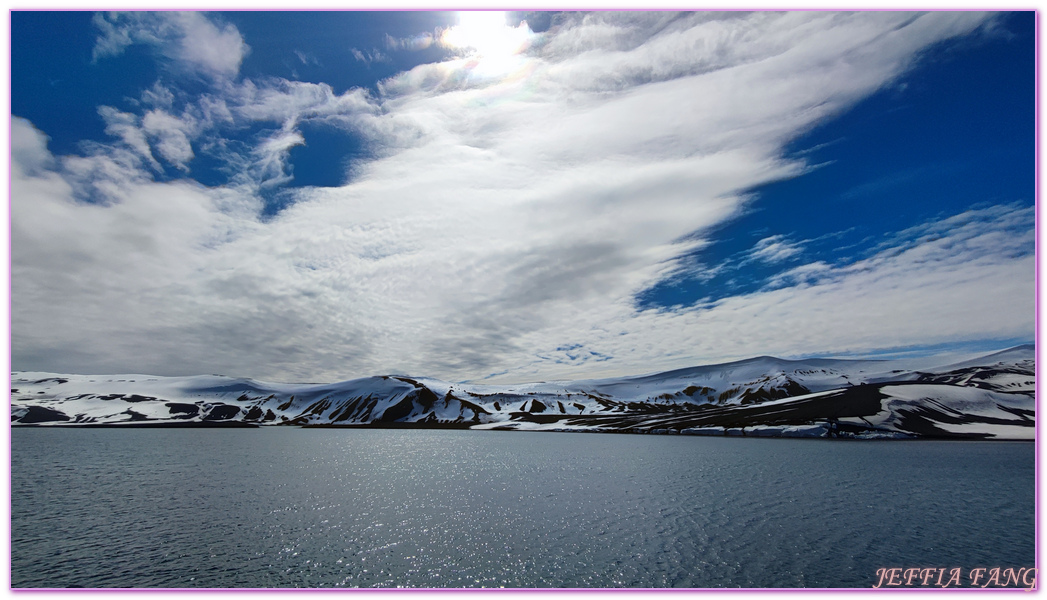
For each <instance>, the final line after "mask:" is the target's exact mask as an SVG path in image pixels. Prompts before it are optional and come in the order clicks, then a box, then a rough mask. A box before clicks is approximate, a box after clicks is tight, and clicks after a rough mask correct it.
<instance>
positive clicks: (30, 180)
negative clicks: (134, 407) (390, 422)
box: [10, 11, 1036, 383]
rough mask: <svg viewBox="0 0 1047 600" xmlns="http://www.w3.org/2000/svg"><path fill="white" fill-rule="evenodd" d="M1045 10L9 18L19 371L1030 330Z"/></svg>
mask: <svg viewBox="0 0 1047 600" xmlns="http://www.w3.org/2000/svg"><path fill="white" fill-rule="evenodd" d="M1034 27H1035V23H1034V14H1033V13H1032V12H1017V13H980V12H974V11H962V12H944V11H942V12H929V13H909V12H855V13H837V12H824V11H801V12H784V13H782V12H775V13H772V12H755V13H745V12H724V13H705V12H692V13H672V12H660V11H659V12H595V13H550V12H531V13H524V12H508V13H502V12H495V11H481V12H467V13H455V12H421V11H405V12H338V11H327V12H306V13H295V12H282V13H272V12H257V11H251V12H235V11H234V12H218V13H181V12H139V13H91V12H26V11H16V12H13V13H12V14H11V113H12V121H11V129H10V133H11V173H10V179H11V217H10V218H11V363H12V369H14V370H32V371H48V372H59V373H87V374H103V373H145V374H153V375H191V374H207V373H214V374H224V375H230V376H238V377H252V378H256V379H263V380H269V381H287V382H331V381H339V380H345V379H351V378H355V377H364V376H370V375H379V374H409V375H416V376H430V377H438V378H441V379H445V380H450V381H473V382H490V383H496V382H520V381H539V380H551V379H579V378H588V377H601V376H614V375H627V374H639V373H649V372H654V371H661V370H668V369H673V368H680V367H686V366H693V365H699V364H709V363H716V362H725V361H729V360H735V359H742V358H748V357H752V356H759V355H774V356H778V357H782V358H802V357H809V356H824V357H894V356H912V355H921V354H928V353H937V352H955V351H969V352H991V351H995V350H999V349H1003V348H1006V347H1009V346H1013V345H1017V344H1021V343H1031V342H1032V341H1033V339H1034V327H1035V323H1034V320H1035V306H1034V302H1035V289H1034V276H1035V273H1034V270H1035V254H1034V236H1035V229H1034V227H1035V220H1034V216H1035V215H1034V210H1035V209H1034V200H1035V194H1036V188H1035V141H1036V139H1035V50H1034V42H1035V37H1034V36H1035V31H1034Z"/></svg>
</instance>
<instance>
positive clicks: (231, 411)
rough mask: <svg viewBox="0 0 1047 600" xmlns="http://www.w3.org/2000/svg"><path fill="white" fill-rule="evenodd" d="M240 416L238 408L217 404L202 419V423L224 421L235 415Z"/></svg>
mask: <svg viewBox="0 0 1047 600" xmlns="http://www.w3.org/2000/svg"><path fill="white" fill-rule="evenodd" d="M238 414H240V407H239V406H230V405H229V404H219V405H217V406H215V407H213V408H212V409H211V411H210V412H208V413H207V415H206V416H205V417H204V421H225V420H227V419H232V418H233V417H235V416H236V415H238Z"/></svg>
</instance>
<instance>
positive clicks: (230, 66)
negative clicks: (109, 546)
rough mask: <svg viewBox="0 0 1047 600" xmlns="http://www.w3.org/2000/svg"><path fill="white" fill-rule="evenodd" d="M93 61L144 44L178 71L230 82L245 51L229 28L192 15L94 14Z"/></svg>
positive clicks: (195, 14) (199, 15)
mask: <svg viewBox="0 0 1047 600" xmlns="http://www.w3.org/2000/svg"><path fill="white" fill-rule="evenodd" d="M93 22H94V24H95V26H96V27H97V28H98V29H99V30H100V31H101V35H100V36H99V37H98V38H97V40H96V41H95V47H94V52H93V57H94V60H98V59H100V58H105V57H109V56H116V55H119V54H120V53H122V52H123V51H124V49H125V48H127V47H128V46H130V45H131V44H147V45H150V46H154V47H156V48H157V49H158V51H159V52H160V53H161V54H162V55H163V56H165V57H166V58H168V59H169V60H171V61H173V64H174V65H175V66H177V67H178V68H181V69H186V70H189V71H192V72H198V73H203V74H206V75H210V76H212V77H218V78H232V77H235V76H236V75H237V73H239V71H240V63H241V62H242V61H243V59H244V56H246V55H247V52H248V50H249V48H248V46H247V44H246V43H244V40H243V38H242V37H241V35H240V32H239V31H237V29H236V27H234V26H232V25H225V26H221V27H220V26H219V25H216V24H215V23H214V22H212V21H211V20H210V19H209V18H208V17H206V16H204V14H202V13H196V12H166V11H161V12H118V13H117V12H114V13H98V14H96V15H95V17H94V21H93Z"/></svg>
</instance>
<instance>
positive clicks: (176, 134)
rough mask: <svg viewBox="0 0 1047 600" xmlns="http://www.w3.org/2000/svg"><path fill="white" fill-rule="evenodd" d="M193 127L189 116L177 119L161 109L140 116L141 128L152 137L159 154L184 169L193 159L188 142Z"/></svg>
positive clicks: (191, 148) (186, 169)
mask: <svg viewBox="0 0 1047 600" xmlns="http://www.w3.org/2000/svg"><path fill="white" fill-rule="evenodd" d="M193 129H194V123H193V122H192V119H191V118H189V119H178V118H175V117H174V116H172V115H170V114H168V113H166V112H164V111H162V110H151V111H149V112H147V113H146V114H145V116H144V117H143V118H142V130H143V131H145V132H146V134H148V135H149V136H150V137H151V138H153V140H154V142H153V143H154V145H155V146H156V151H157V152H159V153H160V156H162V157H164V160H166V161H167V162H169V163H171V164H173V165H175V166H177V167H179V168H180V169H182V170H185V171H188V170H189V169H188V167H186V163H188V162H189V161H190V160H192V159H193V147H192V145H191V144H190V143H189V135H190V134H191V133H192V131H193Z"/></svg>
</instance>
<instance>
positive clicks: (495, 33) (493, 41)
mask: <svg viewBox="0 0 1047 600" xmlns="http://www.w3.org/2000/svg"><path fill="white" fill-rule="evenodd" d="M530 35H531V31H530V28H528V27H527V24H526V23H521V24H520V26H519V27H510V26H509V25H508V14H507V13H505V12H502V11H493V10H467V11H462V12H459V13H458V24H457V25H455V26H453V27H451V28H450V29H446V30H444V32H443V35H442V36H441V38H440V40H441V42H442V43H443V44H444V45H445V46H449V47H452V48H458V49H462V50H471V51H472V52H474V53H476V54H478V55H480V56H482V57H504V56H510V55H513V54H517V53H518V52H520V51H521V50H523V49H525V48H526V47H527V42H528V40H529V39H530Z"/></svg>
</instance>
